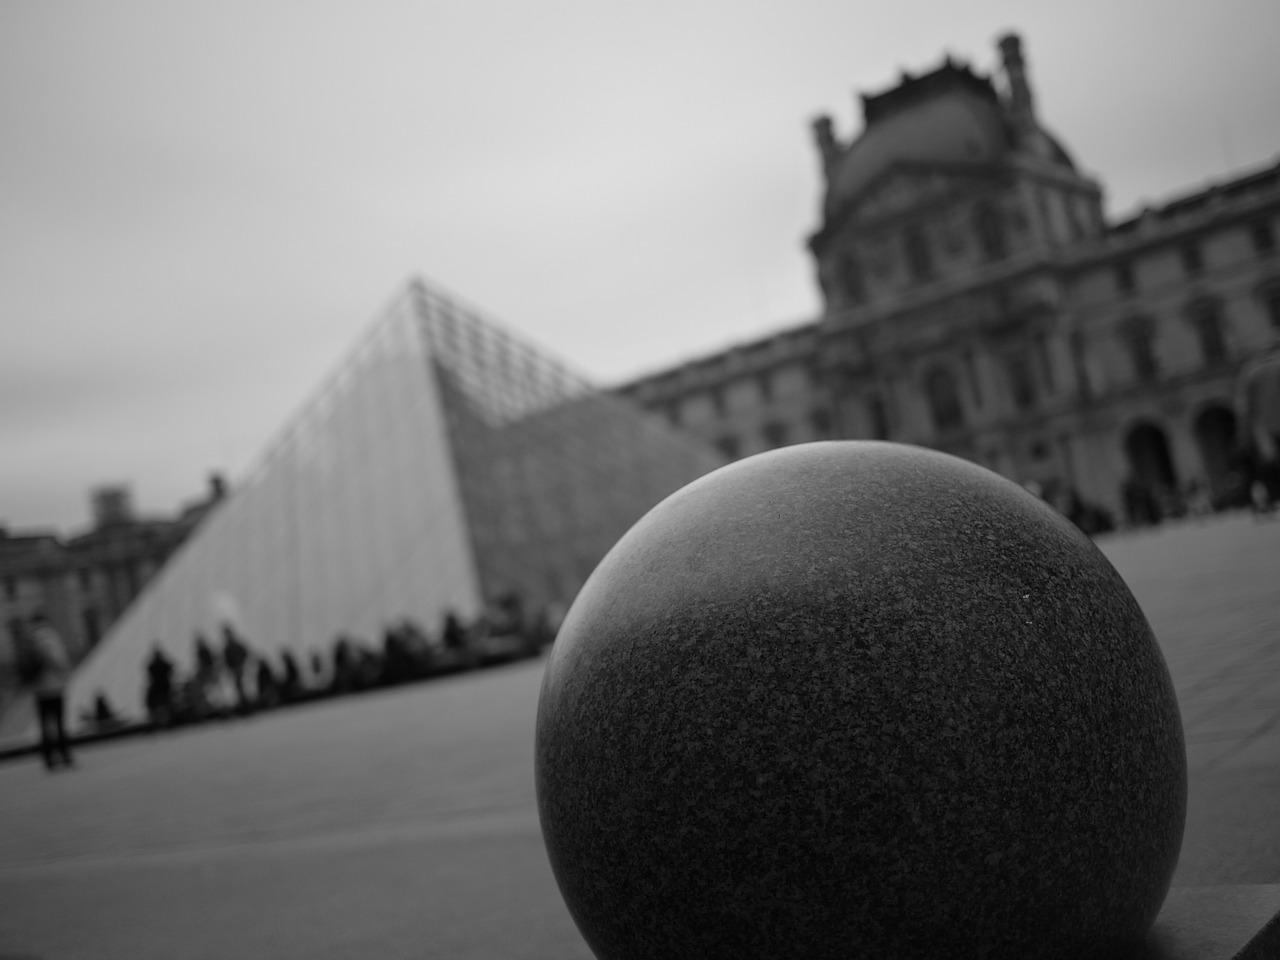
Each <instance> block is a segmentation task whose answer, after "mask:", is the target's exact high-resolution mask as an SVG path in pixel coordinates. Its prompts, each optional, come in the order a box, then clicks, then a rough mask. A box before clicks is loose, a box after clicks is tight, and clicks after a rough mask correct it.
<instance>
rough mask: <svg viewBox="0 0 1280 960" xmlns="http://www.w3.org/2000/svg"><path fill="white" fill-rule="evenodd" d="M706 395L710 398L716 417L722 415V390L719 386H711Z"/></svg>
mask: <svg viewBox="0 0 1280 960" xmlns="http://www.w3.org/2000/svg"><path fill="white" fill-rule="evenodd" d="M707 395H708V396H709V397H710V398H711V409H712V410H714V411H715V412H716V416H717V417H723V416H724V390H723V389H721V388H720V387H712V388H711V389H710V390H709V391H708V392H707Z"/></svg>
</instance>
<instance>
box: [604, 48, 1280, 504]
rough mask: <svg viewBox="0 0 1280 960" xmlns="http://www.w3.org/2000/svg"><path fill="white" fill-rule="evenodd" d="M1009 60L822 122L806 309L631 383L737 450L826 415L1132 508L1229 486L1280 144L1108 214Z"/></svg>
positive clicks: (1259, 306) (1275, 309)
mask: <svg viewBox="0 0 1280 960" xmlns="http://www.w3.org/2000/svg"><path fill="white" fill-rule="evenodd" d="M999 48H1000V52H1001V55H1002V58H1003V70H1002V73H1003V77H1002V84H1001V87H1000V88H999V89H997V86H996V84H995V82H994V81H993V79H992V78H990V77H987V76H983V75H980V74H977V73H975V72H973V71H972V70H971V69H969V68H968V67H967V66H964V65H961V64H957V63H955V62H953V61H951V60H950V58H948V59H947V60H946V61H945V62H944V63H943V65H942V66H941V67H939V68H938V69H936V70H933V71H932V72H929V73H926V74H924V75H922V76H918V77H911V76H909V75H904V76H903V77H902V79H901V82H900V83H899V84H897V85H896V86H895V87H893V88H892V89H890V90H888V91H886V92H883V93H880V94H875V95H863V96H862V111H863V130H862V132H861V133H860V134H859V135H858V136H857V137H855V138H854V139H852V141H850V142H848V143H844V142H841V141H840V139H839V138H838V137H837V135H836V133H835V132H834V129H833V125H832V122H831V121H830V119H828V118H825V117H823V118H819V119H818V120H817V121H816V122H815V124H814V131H815V138H816V141H817V146H818V152H819V155H820V159H821V163H822V167H823V171H824V174H825V184H826V186H825V193H824V197H823V203H822V219H821V223H820V225H819V228H818V230H817V231H816V232H815V233H814V234H813V236H812V237H811V238H810V243H809V246H810V249H811V251H812V253H813V256H814V261H815V264H816V267H817V271H816V272H817V276H818V281H819V283H820V285H821V289H822V295H823V300H824V304H825V306H824V311H823V314H822V316H821V317H820V318H819V319H818V320H817V321H816V322H813V323H809V324H805V325H803V326H799V327H795V328H792V329H789V330H784V331H782V332H780V333H778V334H776V335H774V336H771V337H766V338H763V339H760V340H756V341H753V342H750V343H745V344H742V345H741V346H737V347H734V348H731V349H730V350H727V351H725V352H723V353H720V354H717V355H714V356H709V357H704V358H702V359H699V360H695V361H692V362H689V363H685V364H682V365H680V366H677V367H675V368H672V369H669V370H665V371H662V372H660V373H657V374H654V375H651V376H647V377H644V378H642V379H640V380H637V381H635V382H632V383H629V384H627V385H625V386H623V387H621V388H620V389H619V392H620V393H621V394H623V395H625V396H628V397H630V398H632V399H634V400H636V401H638V402H640V403H641V404H642V405H644V406H646V407H649V408H650V409H653V410H656V411H660V412H662V413H663V414H664V415H666V416H667V417H668V418H669V419H670V420H671V421H672V422H673V423H678V424H680V425H681V426H683V427H685V428H687V429H690V430H692V431H694V432H695V433H697V434H699V435H700V436H702V437H705V438H706V439H707V440H710V441H712V442H714V443H716V444H717V445H718V446H719V447H720V448H721V450H723V451H724V452H725V453H726V454H728V455H730V456H733V457H741V456H746V455H749V454H752V453H756V452H758V451H761V450H765V449H770V448H773V447H777V446H782V445H784V444H788V443H796V442H802V441H806V440H812V439H822V438H825V437H840V438H880V439H891V440H899V441H905V442H909V443H918V444H923V445H927V446H931V447H936V448H939V449H942V450H946V451H949V452H952V453H955V454H958V455H960V456H963V457H966V458H969V459H971V460H974V461H976V462H979V463H982V464H984V465H986V466H988V467H990V468H991V469H993V470H996V471H998V472H1000V473H1002V474H1004V475H1005V476H1008V477H1010V478H1012V479H1015V480H1018V481H1020V482H1027V481H1035V482H1037V483H1039V484H1041V485H1045V486H1048V487H1054V486H1057V487H1059V488H1062V489H1068V488H1069V489H1072V490H1075V491H1076V492H1077V493H1078V494H1079V495H1081V496H1082V497H1084V498H1085V499H1086V500H1088V501H1091V502H1095V503H1099V504H1101V505H1104V506H1106V507H1107V508H1109V509H1110V510H1112V511H1114V512H1116V513H1117V514H1121V513H1122V494H1121V490H1122V486H1123V485H1124V484H1125V483H1126V482H1128V483H1130V484H1131V485H1132V484H1137V485H1139V486H1141V487H1142V488H1144V489H1146V490H1148V491H1150V492H1151V493H1153V494H1154V495H1157V496H1161V497H1167V496H1171V495H1176V494H1177V493H1178V492H1181V491H1183V490H1185V489H1186V487H1187V486H1188V485H1189V484H1191V483H1197V484H1200V485H1202V486H1205V487H1207V488H1208V489H1209V490H1210V491H1212V493H1213V495H1215V496H1217V497H1218V498H1220V499H1221V498H1225V497H1227V496H1229V495H1231V492H1232V491H1231V490H1230V487H1231V485H1232V484H1233V483H1238V477H1233V461H1232V458H1233V455H1234V453H1235V451H1236V448H1237V446H1238V444H1240V443H1241V442H1242V441H1243V440H1244V439H1246V438H1245V434H1246V433H1247V431H1246V430H1244V429H1243V425H1242V424H1240V423H1239V416H1238V413H1239V411H1238V410H1237V408H1236V405H1235V393H1236V381H1237V374H1238V373H1239V371H1240V370H1241V368H1242V366H1243V365H1244V364H1245V363H1246V362H1248V361H1249V360H1250V358H1252V357H1255V356H1256V355H1257V354H1259V353H1260V352H1261V351H1263V350H1264V349H1265V348H1266V345H1267V344H1268V343H1269V342H1270V341H1272V340H1273V339H1275V338H1276V337H1278V336H1280V248H1278V247H1277V234H1280V217H1278V213H1280V164H1277V165H1275V166H1271V167H1269V168H1267V169H1264V170H1261V171H1258V172H1254V173H1250V174H1247V175H1244V176H1239V177H1237V178H1235V179H1233V180H1231V181H1229V182H1226V183H1223V184H1220V185H1217V186H1214V187H1210V188H1208V189H1203V190H1199V191H1197V192H1194V193H1191V194H1188V195H1186V196H1184V197H1181V198H1178V199H1176V200H1173V201H1172V202H1169V203H1166V204H1165V205H1164V206H1162V207H1159V208H1155V209H1148V210H1146V211H1144V212H1143V213H1142V214H1141V215H1140V216H1138V217H1135V218H1132V219H1128V220H1125V221H1123V222H1119V223H1109V222H1108V221H1107V220H1106V218H1105V216H1104V214H1103V208H1102V188H1101V186H1100V184H1099V183H1098V182H1097V181H1096V180H1094V179H1092V178H1091V177H1089V176H1088V175H1086V174H1084V173H1082V172H1081V171H1080V170H1079V168H1078V167H1077V166H1076V164H1075V162H1074V160H1073V159H1072V158H1071V156H1070V154H1069V153H1068V152H1067V150H1066V149H1064V147H1063V146H1062V144H1061V143H1060V142H1059V141H1058V140H1057V139H1056V138H1055V137H1054V136H1053V135H1052V134H1050V133H1049V132H1048V131H1047V130H1046V129H1045V127H1044V126H1043V125H1042V124H1041V122H1040V120H1039V118H1038V116H1037V113H1036V110H1035V102H1034V96H1033V93H1032V89H1031V85H1030V83H1029V81H1028V78H1027V71H1026V65H1025V62H1024V59H1023V55H1022V50H1021V45H1020V42H1019V39H1018V37H1016V36H1012V35H1011V36H1007V37H1004V38H1003V39H1002V40H1001V41H1000V44H999Z"/></svg>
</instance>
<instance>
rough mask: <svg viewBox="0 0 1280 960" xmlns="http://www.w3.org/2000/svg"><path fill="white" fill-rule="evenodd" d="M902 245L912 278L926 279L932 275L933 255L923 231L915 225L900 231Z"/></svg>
mask: <svg viewBox="0 0 1280 960" xmlns="http://www.w3.org/2000/svg"><path fill="white" fill-rule="evenodd" d="M902 245H903V248H904V250H905V251H906V254H907V267H908V268H909V269H910V270H911V278H912V279H913V280H928V279H930V278H931V277H932V276H933V255H932V253H930V251H929V241H928V240H927V239H926V238H925V235H924V232H923V231H922V230H921V229H920V228H919V227H916V226H911V227H907V228H906V229H905V230H904V231H903V232H902Z"/></svg>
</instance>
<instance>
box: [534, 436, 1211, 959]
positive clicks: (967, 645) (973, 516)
mask: <svg viewBox="0 0 1280 960" xmlns="http://www.w3.org/2000/svg"><path fill="white" fill-rule="evenodd" d="M536 768H537V790H538V810H539V814H540V816H541V820H542V830H543V834H544V837H545V839H546V844H547V851H548V853H549V855H550V859H551V865H552V867H553V869H554V871H555V875H556V879H557V881H558V882H559V884H560V889H561V891H562V893H563V895H564V899H565V902H566V903H567V905H568V907H569V910H570V912H571V913H572V915H573V917H574V919H575V920H576V922H577V924H578V926H579V928H580V929H581V931H582V933H583V935H584V936H585V937H586V939H587V941H588V943H589V944H590V946H591V948H592V949H593V950H594V951H595V952H596V954H597V955H598V956H599V957H601V958H603V960H627V958H634V960H654V958H663V960H671V958H681V957H698V958H720V957H723V958H726V960H748V958H755V957H760V958H766V957H767V958H779V960H781V958H788V960H792V958H804V960H820V958H827V957H842V958H847V957H927V958H938V957H948V958H963V957H982V958H986V960H992V958H998V957H1009V958H1018V960H1024V958H1026V957H1037V958H1058V957H1091V958H1093V957H1103V956H1107V955H1108V954H1113V953H1116V952H1122V951H1124V950H1126V949H1128V948H1129V947H1130V946H1131V945H1132V944H1133V943H1134V942H1135V941H1137V940H1139V939H1141V938H1142V937H1143V936H1144V934H1145V933H1146V931H1147V930H1148V928H1149V927H1150V925H1151V924H1152V922H1153V921H1154V919H1155V917H1156V914H1157V912H1158V911H1159V909H1160V906H1161V903H1162V902H1163V900H1164V896H1165V893H1166V892H1167V890H1168V887H1169V881H1170V878H1171V876H1172V873H1173V869H1174V866H1175V865H1176V862H1177V859H1178V851H1179V848H1180V846H1181V843H1182V827H1183V818H1184V813H1185V807H1186V755H1185V751H1184V746H1183V739H1182V725H1181V720H1180V717H1179V713H1178V705H1177V701H1176V699H1175V697H1174V691H1173V686H1172V684H1171V682H1170V678H1169V672H1168V669H1167V667H1166V666H1165V663H1164V659H1163V657H1162V656H1161V653H1160V650H1159V648H1158V646H1157V644H1156V641H1155V638H1154V637H1153V635H1152V632H1151V628H1150V626H1148V624H1147V621H1146V619H1145V618H1144V616H1143V614H1142V611H1141V610H1140V609H1139V607H1138V604H1137V603H1136V601H1135V600H1134V598H1133V596H1132V594H1130V592H1129V590H1128V588H1127V587H1126V586H1125V584H1124V582H1123V581H1122V580H1121V578H1120V576H1119V575H1118V574H1117V573H1116V571H1115V570H1114V569H1113V568H1112V567H1111V565H1110V564H1109V563H1108V562H1107V561H1106V559H1105V558H1104V557H1103V556H1102V555H1101V554H1100V553H1099V552H1098V550H1097V549H1096V548H1095V547H1094V546H1093V544H1092V543H1090V542H1089V540H1088V539H1086V538H1085V537H1084V536H1083V535H1082V534H1080V533H1079V532H1077V531H1076V529H1075V528H1074V527H1073V526H1072V525H1071V524H1070V523H1068V522H1067V521H1066V520H1065V519H1063V518H1062V517H1061V516H1059V515H1058V514H1057V513H1055V512H1054V511H1053V510H1052V509H1050V508H1049V507H1048V506H1047V505H1045V504H1044V503H1042V502H1041V501H1039V500H1038V499H1036V498H1035V497H1033V496H1032V495H1031V494H1029V493H1027V492H1026V491H1024V490H1023V489H1022V488H1020V487H1018V486H1017V485H1015V484H1013V483H1010V482H1008V481H1006V480H1004V479H1002V478H1000V477H998V476H996V475H995V474H993V473H990V472H989V471H987V470H984V469H982V468H981V467H977V466H974V465H973V464H970V463H968V462H966V461H963V460H959V459H956V458H954V457H950V456H947V455H944V454H940V453H935V452H932V451H928V450H924V449H919V448H914V447H908V446H901V445H897V444H887V443H865V442H839V443H816V444H808V445H804V446H798V447H791V448H788V449H785V450H780V451H775V452H773V453H767V454H762V455H760V456H757V457H752V458H750V459H747V460H743V461H741V462H739V463H736V464H733V465H731V466H728V467H725V468H723V469H721V470H718V471H716V472H715V473H713V474H710V475H708V476H706V477H704V478H702V479H701V480H698V481H696V482H694V483H692V484H690V485H689V486H687V487H685V488H684V489H683V490H681V491H679V492H678V493H676V494H674V495H672V496H671V497H669V498H668V499H667V500H665V501H664V502H662V503H661V504H659V505H658V506H657V507H655V508H654V509H653V510H652V511H651V512H650V513H649V514H648V515H647V516H645V517H644V518H643V519H642V520H641V521H640V522H639V523H637V524H636V526H635V527H634V528H633V529H632V530H631V531H630V532H629V533H628V534H627V535H626V536H625V537H623V538H622V540H621V541H619V543H618V544H617V546H615V547H614V549H613V550H612V551H611V552H610V553H609V555H608V556H607V557H605V559H604V560H603V561H602V562H601V564H600V566H599V568H598V569H597V570H596V571H595V573H594V574H593V575H592V576H591V578H590V580H588V582H587V584H586V586H585V587H584V588H583V590H582V592H581V594H580V596H579V597H578V599H577V601H576V602H575V603H574V605H573V608H572V609H571V611H570V612H569V615H568V617H567V618H566V620H565V622H564V625H563V628H562V630H561V632H560V635H559V637H558V639H557V641H556V644H555V647H554V649H553V651H552V653H551V655H550V658H549V661H548V663H547V668H546V676H545V679H544V681H543V687H542V697H541V701H540V703H539V707H538V727H537V744H536Z"/></svg>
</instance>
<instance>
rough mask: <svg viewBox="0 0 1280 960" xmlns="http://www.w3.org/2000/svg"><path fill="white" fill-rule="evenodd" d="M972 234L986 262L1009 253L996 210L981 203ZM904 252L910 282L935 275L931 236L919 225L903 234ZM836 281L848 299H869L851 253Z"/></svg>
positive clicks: (975, 210) (842, 260)
mask: <svg viewBox="0 0 1280 960" xmlns="http://www.w3.org/2000/svg"><path fill="white" fill-rule="evenodd" d="M970 218H971V222H972V225H973V235H974V236H975V237H976V239H977V243H978V249H979V251H980V252H981V254H982V256H983V258H984V259H986V260H1001V259H1003V258H1004V257H1006V256H1008V254H1009V240H1008V235H1007V233H1006V230H1005V226H1004V221H1003V220H1002V219H1001V217H1000V213H999V212H998V211H997V210H996V208H995V207H994V206H993V205H992V204H990V203H988V202H986V201H981V202H979V203H977V204H975V205H974V207H973V209H972V211H971V214H970ZM900 239H901V243H902V253H903V258H904V261H905V262H906V265H907V271H908V272H909V274H910V276H911V279H912V280H914V281H916V282H924V281H928V280H931V279H933V278H934V277H935V276H936V274H937V271H936V267H935V253H934V249H933V245H932V244H931V243H930V241H929V236H928V234H927V233H926V232H925V231H924V229H923V228H922V227H921V226H920V225H918V224H911V225H909V226H907V227H905V228H904V229H903V231H902V234H901V237H900ZM836 282H837V283H838V284H839V286H840V291H841V292H842V293H843V294H844V297H845V299H847V300H849V301H850V302H852V303H862V302H864V301H865V300H866V298H867V289H866V279H865V275H864V272H863V268H862V263H861V261H860V260H859V259H858V258H857V257H856V256H855V255H854V254H852V253H846V254H844V255H843V256H842V257H841V258H840V260H839V261H837V266H836Z"/></svg>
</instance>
